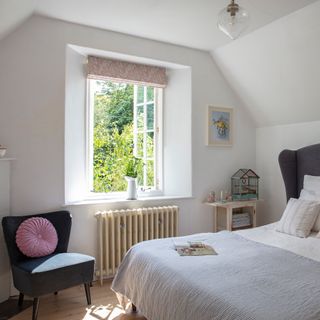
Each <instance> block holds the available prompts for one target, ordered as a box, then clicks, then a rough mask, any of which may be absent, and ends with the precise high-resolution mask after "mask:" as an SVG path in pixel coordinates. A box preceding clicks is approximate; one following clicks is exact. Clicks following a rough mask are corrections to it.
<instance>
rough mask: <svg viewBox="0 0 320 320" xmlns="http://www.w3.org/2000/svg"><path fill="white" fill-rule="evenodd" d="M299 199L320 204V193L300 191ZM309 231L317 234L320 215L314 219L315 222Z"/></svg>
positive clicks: (319, 229) (319, 226)
mask: <svg viewBox="0 0 320 320" xmlns="http://www.w3.org/2000/svg"><path fill="white" fill-rule="evenodd" d="M299 199H302V200H309V201H318V202H320V193H316V192H314V191H308V190H305V189H302V190H301V192H300V198H299ZM311 230H313V231H317V232H318V231H320V214H319V216H318V218H317V219H316V222H315V223H314V225H313V227H312V229H311Z"/></svg>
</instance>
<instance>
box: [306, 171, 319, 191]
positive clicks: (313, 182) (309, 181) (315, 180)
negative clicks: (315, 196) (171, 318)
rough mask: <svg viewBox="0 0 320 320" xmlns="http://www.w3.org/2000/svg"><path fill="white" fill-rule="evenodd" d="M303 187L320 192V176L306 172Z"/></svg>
mask: <svg viewBox="0 0 320 320" xmlns="http://www.w3.org/2000/svg"><path fill="white" fill-rule="evenodd" d="M303 189H306V190H308V191H314V192H316V193H320V177H318V176H309V175H307V174H306V175H305V176H304V179H303Z"/></svg>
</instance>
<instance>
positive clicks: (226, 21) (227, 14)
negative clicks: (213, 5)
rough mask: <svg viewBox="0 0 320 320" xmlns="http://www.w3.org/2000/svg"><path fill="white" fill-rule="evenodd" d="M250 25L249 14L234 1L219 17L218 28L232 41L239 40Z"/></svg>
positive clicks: (232, 0)
mask: <svg viewBox="0 0 320 320" xmlns="http://www.w3.org/2000/svg"><path fill="white" fill-rule="evenodd" d="M248 25H249V14H248V12H247V11H246V10H245V9H244V8H242V7H240V6H239V5H238V4H237V3H235V2H234V0H231V3H230V4H229V5H228V6H227V7H226V8H224V9H223V10H221V11H220V13H219V15H218V28H219V29H220V30H221V31H222V32H223V33H225V34H226V35H227V36H228V37H230V38H231V39H232V40H235V39H237V38H238V37H239V36H240V34H241V33H242V32H243V31H244V30H245V29H246V28H247V27H248Z"/></svg>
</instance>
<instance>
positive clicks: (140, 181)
mask: <svg viewBox="0 0 320 320" xmlns="http://www.w3.org/2000/svg"><path fill="white" fill-rule="evenodd" d="M143 167H144V165H143V166H139V168H138V176H137V183H138V186H143V171H144V168H143Z"/></svg>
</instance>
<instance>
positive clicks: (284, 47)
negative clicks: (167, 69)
mask: <svg viewBox="0 0 320 320" xmlns="http://www.w3.org/2000/svg"><path fill="white" fill-rule="evenodd" d="M319 15H320V1H317V2H315V3H313V4H311V5H309V6H306V7H305V8H303V9H300V10H298V11H296V12H294V13H292V14H290V15H288V16H285V17H283V18H281V19H279V20H276V21H275V22H273V23H271V24H269V25H267V26H265V27H263V28H261V29H258V30H256V31H254V32H252V33H250V34H248V35H246V36H244V37H243V38H240V39H238V40H236V41H234V42H232V43H230V44H228V45H226V46H224V47H222V48H219V49H217V50H215V51H214V52H213V53H212V54H213V56H214V58H215V60H216V62H217V64H218V65H219V67H220V68H221V70H222V71H223V73H224V75H225V76H226V78H227V79H228V81H229V83H230V84H231V86H232V87H233V89H234V90H235V91H236V92H237V94H238V95H239V97H240V98H241V100H242V101H243V102H244V104H245V106H246V108H247V109H248V110H249V111H250V113H251V114H252V116H253V118H254V120H255V122H256V124H257V126H259V127H261V126H273V125H280V124H289V123H298V122H308V121H313V120H320V108H319V101H320V90H319V74H320V63H319V56H320V42H319V41H318V39H319V37H320V19H319Z"/></svg>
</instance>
